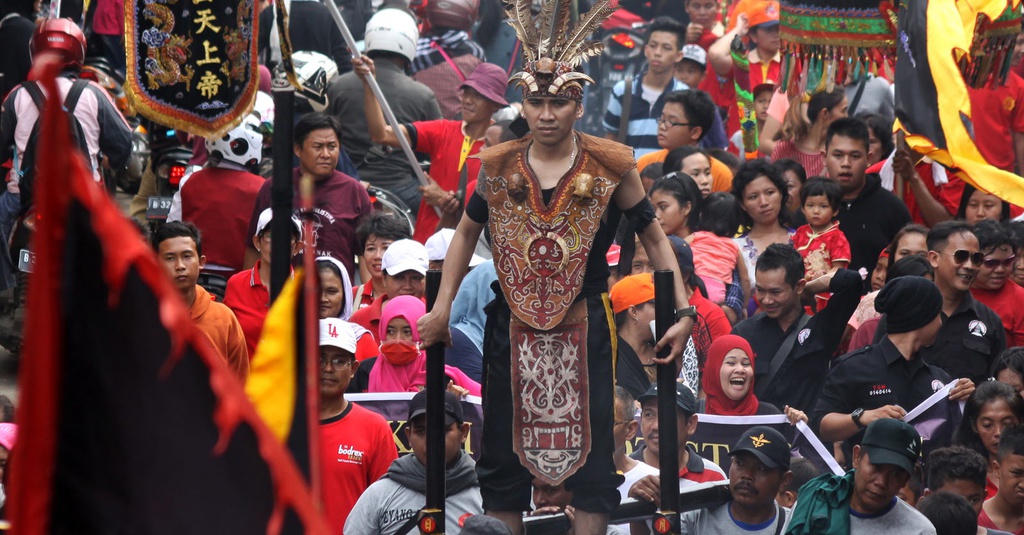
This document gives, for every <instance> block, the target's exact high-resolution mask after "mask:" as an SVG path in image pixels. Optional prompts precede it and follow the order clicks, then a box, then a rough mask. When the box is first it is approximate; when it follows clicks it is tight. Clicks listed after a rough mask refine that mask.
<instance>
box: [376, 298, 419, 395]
mask: <svg viewBox="0 0 1024 535" xmlns="http://www.w3.org/2000/svg"><path fill="white" fill-rule="evenodd" d="M426 313H427V309H426V306H424V305H423V301H420V300H419V299H417V298H415V297H413V296H411V295H402V296H398V297H395V298H394V299H390V300H389V301H388V302H387V303H386V304H385V305H384V308H382V309H381V311H380V332H379V333H378V334H379V335H380V340H381V342H383V341H384V339H385V338H387V334H388V324H390V323H391V320H393V319H395V318H398V317H401V318H405V321H407V322H409V326H410V327H411V328H412V340H413V341H414V342H417V343H418V342H419V341H420V331H419V329H418V328H417V327H416V322H417V321H419V319H420V318H421V317H423V315H424V314H426ZM426 384H427V353H426V352H425V351H420V354H419V356H418V357H416V360H413V361H412V362H410V363H409V364H406V365H405V366H395V365H393V364H391V363H390V362H388V361H387V359H385V358H384V357H383V356H381V357H377V361H376V362H375V363H374V364H373V368H371V369H370V384H369V387H368V390H367V391H368V392H419V390H420V389H421V388H423V387H424V386H426Z"/></svg>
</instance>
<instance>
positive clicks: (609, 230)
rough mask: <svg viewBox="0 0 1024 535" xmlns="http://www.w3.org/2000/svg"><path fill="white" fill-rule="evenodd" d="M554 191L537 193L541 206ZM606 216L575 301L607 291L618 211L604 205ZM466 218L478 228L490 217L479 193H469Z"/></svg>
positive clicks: (613, 206) (619, 215)
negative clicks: (610, 249)
mask: <svg viewBox="0 0 1024 535" xmlns="http://www.w3.org/2000/svg"><path fill="white" fill-rule="evenodd" d="M554 193H555V188H551V189H545V190H541V194H542V195H543V198H544V203H545V204H547V203H549V202H551V196H552V195H554ZM605 214H606V216H605V218H604V219H602V220H601V225H600V226H599V227H598V229H597V234H595V235H594V243H593V244H592V245H591V247H590V257H588V258H587V269H586V272H585V273H584V275H583V289H582V290H580V294H579V295H578V296H577V297H576V300H577V301H579V300H581V299H586V298H587V297H591V296H594V295H601V294H602V293H605V292H607V291H608V276H609V275H610V274H611V272H610V271H609V270H608V259H607V258H606V257H605V255H606V254H607V253H608V248H609V247H611V245H612V241H613V240H615V229H617V228H619V220H620V219H622V211H621V210H619V207H618V205H616V204H615V202H614V201H613V202H610V203H609V204H608V210H607V211H606V212H605ZM466 215H468V216H469V218H470V219H472V220H473V221H474V222H476V223H479V224H481V225H483V224H486V223H487V220H488V218H489V217H490V213H489V211H488V210H487V201H486V200H484V198H483V197H482V196H481V195H480V192H479V190H476V191H474V192H473V196H472V197H470V198H469V203H468V204H467V205H466Z"/></svg>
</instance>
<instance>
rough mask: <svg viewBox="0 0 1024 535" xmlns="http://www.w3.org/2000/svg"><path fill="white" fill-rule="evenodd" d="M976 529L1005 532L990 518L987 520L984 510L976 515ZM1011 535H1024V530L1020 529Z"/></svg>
mask: <svg viewBox="0 0 1024 535" xmlns="http://www.w3.org/2000/svg"><path fill="white" fill-rule="evenodd" d="M978 527H979V528H988V529H996V530H1002V531H1006V530H1005V529H1003V528H1001V527H999V526H997V525H996V523H995V522H993V521H992V519H991V518H989V516H988V513H986V512H985V509H984V508H982V510H981V513H979V514H978ZM1013 534H1014V535H1024V528H1021V529H1019V530H1017V531H1015V532H1013Z"/></svg>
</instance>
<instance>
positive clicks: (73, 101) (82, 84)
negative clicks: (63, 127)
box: [64, 78, 89, 115]
mask: <svg viewBox="0 0 1024 535" xmlns="http://www.w3.org/2000/svg"><path fill="white" fill-rule="evenodd" d="M88 85H89V81H88V80H85V79H82V78H79V79H77V80H75V82H74V83H73V84H71V89H69V90H68V96H67V98H65V99H64V109H65V110H67V112H68V115H74V113H75V106H77V105H78V99H79V98H81V96H82V92H83V91H85V88H86V87H87V86H88Z"/></svg>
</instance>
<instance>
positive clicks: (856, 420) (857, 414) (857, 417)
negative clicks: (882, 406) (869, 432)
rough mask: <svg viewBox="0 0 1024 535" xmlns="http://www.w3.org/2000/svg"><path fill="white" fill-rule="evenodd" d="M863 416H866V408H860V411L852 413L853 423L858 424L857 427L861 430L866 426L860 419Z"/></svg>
mask: <svg viewBox="0 0 1024 535" xmlns="http://www.w3.org/2000/svg"><path fill="white" fill-rule="evenodd" d="M863 415H864V408H863V407H862V408H859V409H854V411H853V412H851V413H850V418H853V423H855V424H857V427H858V428H861V429H863V428H864V424H862V423H860V417H861V416H863Z"/></svg>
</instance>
